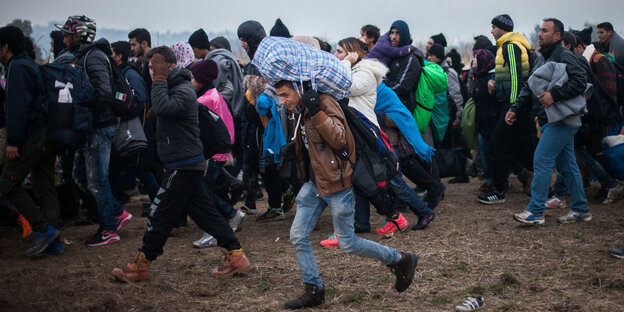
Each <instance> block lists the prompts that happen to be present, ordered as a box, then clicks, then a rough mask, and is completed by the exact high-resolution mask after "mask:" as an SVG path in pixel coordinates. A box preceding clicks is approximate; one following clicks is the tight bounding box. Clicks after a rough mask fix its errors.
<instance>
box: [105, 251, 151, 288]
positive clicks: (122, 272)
mask: <svg viewBox="0 0 624 312" xmlns="http://www.w3.org/2000/svg"><path fill="white" fill-rule="evenodd" d="M151 265H152V261H150V260H147V259H145V254H144V253H142V252H139V254H138V255H137V256H136V259H134V261H133V262H131V263H128V265H127V266H126V267H125V268H114V269H113V276H115V278H116V279H118V280H120V281H122V282H126V283H134V282H144V281H148V280H149V268H150V266H151Z"/></svg>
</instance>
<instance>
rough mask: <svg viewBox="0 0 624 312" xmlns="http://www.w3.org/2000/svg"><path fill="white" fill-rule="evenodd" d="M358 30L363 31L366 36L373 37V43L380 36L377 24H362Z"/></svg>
mask: <svg viewBox="0 0 624 312" xmlns="http://www.w3.org/2000/svg"><path fill="white" fill-rule="evenodd" d="M360 32H361V33H364V34H365V35H366V37H368V38H373V43H377V40H378V39H379V36H380V33H379V28H377V26H375V25H370V24H368V25H364V26H362V28H361V29H360Z"/></svg>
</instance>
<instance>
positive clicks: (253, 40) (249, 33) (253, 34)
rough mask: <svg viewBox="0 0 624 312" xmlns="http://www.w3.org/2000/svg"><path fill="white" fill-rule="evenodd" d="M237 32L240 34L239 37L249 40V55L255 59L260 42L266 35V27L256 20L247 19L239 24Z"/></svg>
mask: <svg viewBox="0 0 624 312" xmlns="http://www.w3.org/2000/svg"><path fill="white" fill-rule="evenodd" d="M236 33H237V34H238V38H240V39H242V40H243V41H245V42H247V45H248V46H249V51H248V52H247V55H249V59H251V60H253V57H254V54H256V50H257V49H258V46H259V45H260V42H261V41H262V39H264V37H266V32H265V31H264V27H262V25H261V24H260V23H258V22H256V21H246V22H243V23H242V24H240V26H238V30H237V32H236Z"/></svg>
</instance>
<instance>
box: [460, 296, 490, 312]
mask: <svg viewBox="0 0 624 312" xmlns="http://www.w3.org/2000/svg"><path fill="white" fill-rule="evenodd" d="M484 305H485V303H484V302H483V297H481V296H479V297H466V300H464V302H462V304H459V305H457V306H455V311H474V310H477V309H481V308H482V307H483V306H484Z"/></svg>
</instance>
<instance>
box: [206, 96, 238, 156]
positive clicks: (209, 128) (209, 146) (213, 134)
mask: <svg viewBox="0 0 624 312" xmlns="http://www.w3.org/2000/svg"><path fill="white" fill-rule="evenodd" d="M197 105H198V106H197V109H198V111H197V113H198V114H197V115H198V117H199V138H200V140H201V141H202V145H203V147H204V158H206V159H209V158H210V157H212V156H214V155H216V154H224V153H229V152H230V149H231V148H232V139H231V137H230V132H229V131H228V129H227V127H226V126H225V123H224V122H223V120H222V119H221V117H219V115H217V114H216V113H215V112H213V111H211V110H210V109H209V108H208V107H206V106H204V105H202V104H200V103H197Z"/></svg>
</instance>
